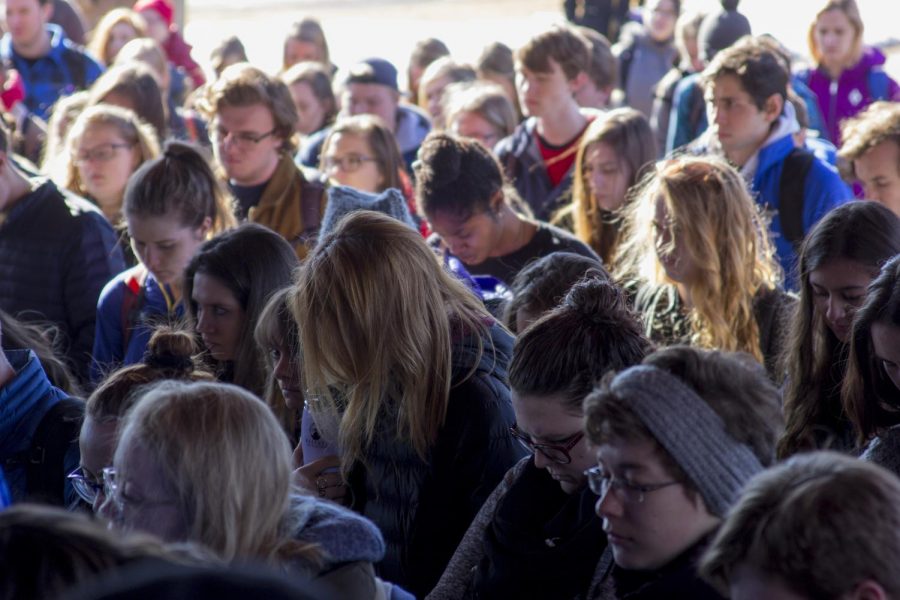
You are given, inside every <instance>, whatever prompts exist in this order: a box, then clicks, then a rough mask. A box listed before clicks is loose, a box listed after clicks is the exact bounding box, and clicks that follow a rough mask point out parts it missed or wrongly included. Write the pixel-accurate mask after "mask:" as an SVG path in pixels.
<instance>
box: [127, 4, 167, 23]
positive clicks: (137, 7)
mask: <svg viewBox="0 0 900 600" xmlns="http://www.w3.org/2000/svg"><path fill="white" fill-rule="evenodd" d="M133 10H134V11H135V12H138V13H141V12H144V11H145V10H155V11H156V12H158V13H159V14H160V16H161V17H162V18H163V21H165V22H166V25H168V26H169V27H171V26H172V22H173V21H174V20H175V8H174V7H173V6H172V2H171V0H138V1H137V2H135V4H134V7H133Z"/></svg>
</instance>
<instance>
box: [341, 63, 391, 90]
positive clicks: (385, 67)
mask: <svg viewBox="0 0 900 600" xmlns="http://www.w3.org/2000/svg"><path fill="white" fill-rule="evenodd" d="M345 83H347V84H350V83H377V84H378V85H384V86H387V87H389V88H391V89H392V90H397V91H399V89H400V88H399V87H398V86H397V67H395V66H394V65H392V64H391V63H389V62H388V61H386V60H384V59H383V58H367V59H366V60H364V61H362V62H359V63H356V64H355V65H353V66H352V67H350V71H349V74H348V75H347V80H346V82H345Z"/></svg>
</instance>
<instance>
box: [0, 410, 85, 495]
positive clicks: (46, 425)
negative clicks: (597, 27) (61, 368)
mask: <svg viewBox="0 0 900 600" xmlns="http://www.w3.org/2000/svg"><path fill="white" fill-rule="evenodd" d="M83 418H84V402H82V401H81V400H79V399H77V398H63V399H62V400H60V401H59V402H57V403H56V404H54V405H53V406H52V407H50V410H48V411H47V413H46V414H45V415H44V417H43V418H42V419H41V422H40V424H38V427H37V429H36V430H35V432H34V436H33V437H32V438H31V447H30V449H29V450H28V452H27V456H21V457H19V466H24V467H25V482H26V484H25V494H26V498H27V499H28V500H29V501H36V502H46V503H50V504H56V505H59V506H64V505H65V484H66V475H67V473H66V472H65V460H66V453H67V452H68V451H69V447H70V446H71V445H72V444H73V443H74V442H75V441H76V440H77V439H78V432H79V431H80V430H81V421H82V419H83ZM7 464H9V461H7Z"/></svg>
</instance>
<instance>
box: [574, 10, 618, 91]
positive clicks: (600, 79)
mask: <svg viewBox="0 0 900 600" xmlns="http://www.w3.org/2000/svg"><path fill="white" fill-rule="evenodd" d="M575 29H576V31H578V32H579V33H580V34H581V35H583V36H584V37H585V38H586V39H587V41H588V43H590V45H591V67H590V68H589V69H588V70H587V74H588V77H590V79H591V81H592V82H594V85H595V86H597V89H598V90H611V89H612V88H614V87H615V86H616V83H617V82H618V81H619V63H618V61H617V60H616V57H615V55H614V54H613V52H612V47H611V46H610V44H609V40H608V39H606V36H605V35H603V34H602V33H600V32H599V31H597V30H595V29H591V28H590V27H581V26H579V27H576V28H575Z"/></svg>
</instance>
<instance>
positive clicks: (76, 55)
mask: <svg viewBox="0 0 900 600" xmlns="http://www.w3.org/2000/svg"><path fill="white" fill-rule="evenodd" d="M84 61H85V58H84V55H83V54H81V53H80V52H75V51H74V50H71V49H70V48H66V49H65V51H64V52H63V62H65V63H66V70H68V71H69V77H70V79H71V85H72V87H73V90H72V91H73V92H77V91H79V90H86V89H88V82H87V68H86V67H85V66H84Z"/></svg>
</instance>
